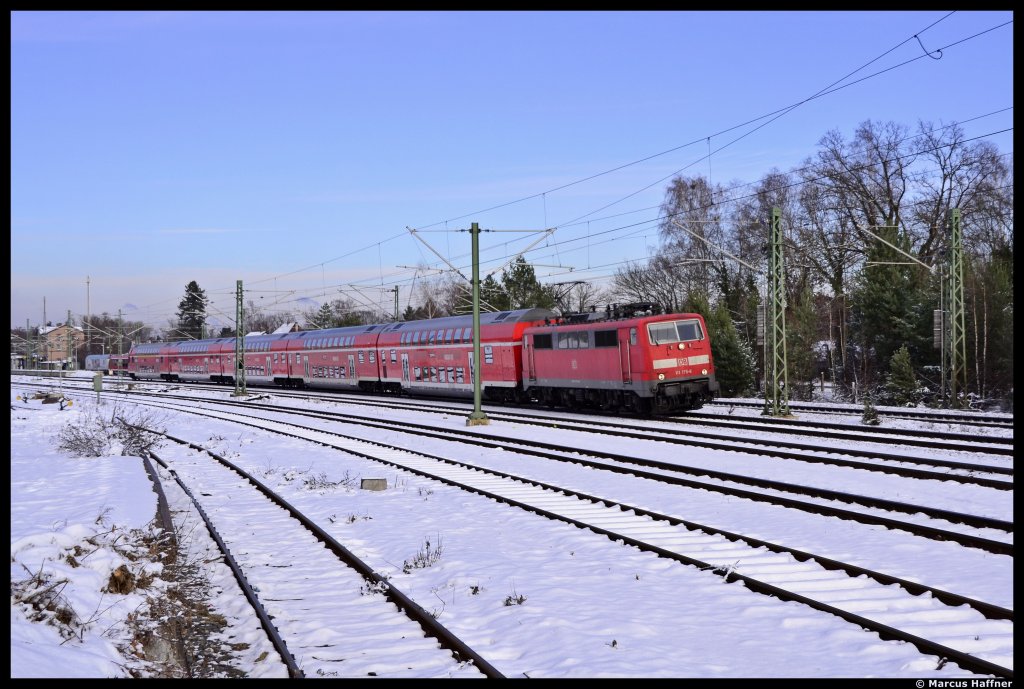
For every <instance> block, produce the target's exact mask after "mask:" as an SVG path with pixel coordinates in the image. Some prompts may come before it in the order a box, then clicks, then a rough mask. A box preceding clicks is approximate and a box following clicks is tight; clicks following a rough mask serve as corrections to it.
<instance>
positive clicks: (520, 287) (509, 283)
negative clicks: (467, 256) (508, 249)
mask: <svg viewBox="0 0 1024 689" xmlns="http://www.w3.org/2000/svg"><path fill="white" fill-rule="evenodd" d="M485 285H486V282H485ZM501 287H502V291H503V296H505V297H506V298H507V300H508V301H507V307H506V309H502V310H513V309H532V308H544V309H552V308H554V307H555V298H554V295H553V294H552V293H551V290H550V289H549V288H547V287H545V286H544V285H541V284H540V283H539V282H538V281H537V274H536V272H534V270H533V266H531V265H530V264H529V263H527V262H526V259H525V258H523V257H522V256H520V257H519V258H517V259H516V260H515V262H514V263H513V264H512V265H511V266H509V267H508V268H506V269H505V270H504V271H502V273H501ZM492 303H493V302H492ZM495 306H497V304H495Z"/></svg>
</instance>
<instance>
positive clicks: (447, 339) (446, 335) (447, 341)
mask: <svg viewBox="0 0 1024 689" xmlns="http://www.w3.org/2000/svg"><path fill="white" fill-rule="evenodd" d="M444 343H445V344H451V343H452V329H451V328H448V330H446V331H445V333H444Z"/></svg>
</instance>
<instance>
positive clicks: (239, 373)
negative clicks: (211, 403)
mask: <svg viewBox="0 0 1024 689" xmlns="http://www.w3.org/2000/svg"><path fill="white" fill-rule="evenodd" d="M244 327H245V313H244V312H243V309H242V281H241V280H237V281H236V282H235V376H234V378H235V392H234V394H235V396H241V395H247V394H249V393H248V392H246V390H245V334H244V333H243V332H242V329H243V328H244Z"/></svg>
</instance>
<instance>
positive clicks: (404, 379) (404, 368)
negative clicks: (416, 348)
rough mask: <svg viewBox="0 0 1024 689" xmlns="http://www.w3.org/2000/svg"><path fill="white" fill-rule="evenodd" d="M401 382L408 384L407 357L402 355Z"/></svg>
mask: <svg viewBox="0 0 1024 689" xmlns="http://www.w3.org/2000/svg"><path fill="white" fill-rule="evenodd" d="M402 382H403V383H408V382H409V355H408V354H402Z"/></svg>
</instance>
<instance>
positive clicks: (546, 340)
mask: <svg viewBox="0 0 1024 689" xmlns="http://www.w3.org/2000/svg"><path fill="white" fill-rule="evenodd" d="M533 348H534V349H551V333H545V334H543V335H534V336H533Z"/></svg>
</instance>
